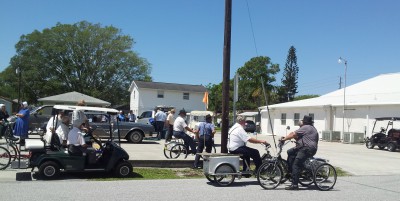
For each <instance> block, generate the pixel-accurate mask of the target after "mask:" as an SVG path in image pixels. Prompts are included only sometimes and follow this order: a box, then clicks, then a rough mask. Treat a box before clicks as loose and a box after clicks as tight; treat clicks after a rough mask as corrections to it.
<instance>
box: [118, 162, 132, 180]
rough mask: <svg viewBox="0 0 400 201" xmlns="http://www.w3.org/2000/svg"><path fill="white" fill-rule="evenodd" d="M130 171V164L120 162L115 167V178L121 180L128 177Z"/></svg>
mask: <svg viewBox="0 0 400 201" xmlns="http://www.w3.org/2000/svg"><path fill="white" fill-rule="evenodd" d="M132 171H133V167H132V164H131V163H129V162H128V161H122V162H119V163H118V165H117V167H115V170H114V173H115V176H117V177H120V178H123V177H128V176H130V175H131V173H132Z"/></svg>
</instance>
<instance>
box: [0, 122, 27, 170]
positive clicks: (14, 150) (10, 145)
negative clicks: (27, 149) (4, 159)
mask: <svg viewBox="0 0 400 201" xmlns="http://www.w3.org/2000/svg"><path fill="white" fill-rule="evenodd" d="M14 123H15V122H12V121H9V122H5V123H3V125H4V126H6V131H5V133H4V137H5V139H6V142H5V143H1V144H0V147H3V148H5V149H7V150H8V152H9V155H10V160H11V161H10V163H12V162H14V161H16V160H17V159H18V161H20V160H21V159H29V158H30V155H29V154H21V147H20V146H18V145H20V144H18V143H17V141H18V140H19V138H16V137H14V135H13V130H12V127H13V125H14ZM19 166H20V164H18V167H19Z"/></svg>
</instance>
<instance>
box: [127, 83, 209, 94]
mask: <svg viewBox="0 0 400 201" xmlns="http://www.w3.org/2000/svg"><path fill="white" fill-rule="evenodd" d="M134 82H135V83H136V86H137V87H138V88H144V89H161V90H171V91H187V92H205V91H207V89H206V88H205V87H204V86H203V85H189V84H174V83H163V82H143V81H134Z"/></svg>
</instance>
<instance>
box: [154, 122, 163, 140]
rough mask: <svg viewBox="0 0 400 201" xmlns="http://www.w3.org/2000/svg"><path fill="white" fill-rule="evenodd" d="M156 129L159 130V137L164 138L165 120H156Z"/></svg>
mask: <svg viewBox="0 0 400 201" xmlns="http://www.w3.org/2000/svg"><path fill="white" fill-rule="evenodd" d="M155 130H156V132H157V138H159V139H161V138H163V130H164V122H163V121H156V126H155Z"/></svg>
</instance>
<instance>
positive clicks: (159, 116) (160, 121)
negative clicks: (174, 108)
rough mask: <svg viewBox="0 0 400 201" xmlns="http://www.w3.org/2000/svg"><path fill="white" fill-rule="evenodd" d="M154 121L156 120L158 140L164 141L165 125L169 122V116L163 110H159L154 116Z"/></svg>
mask: <svg viewBox="0 0 400 201" xmlns="http://www.w3.org/2000/svg"><path fill="white" fill-rule="evenodd" d="M154 119H155V120H156V132H157V138H158V139H164V138H165V136H163V133H164V125H165V121H166V120H167V115H166V114H165V113H164V111H162V110H161V109H158V110H157V113H156V114H155V115H154Z"/></svg>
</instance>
